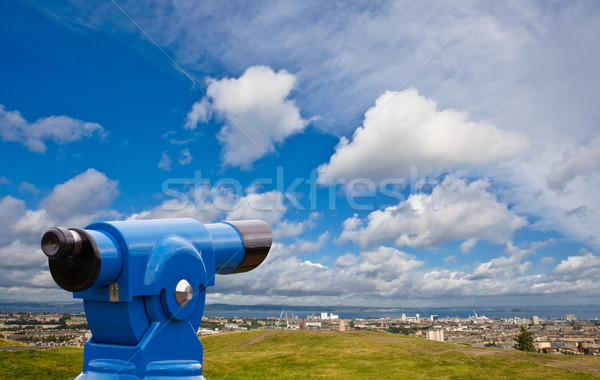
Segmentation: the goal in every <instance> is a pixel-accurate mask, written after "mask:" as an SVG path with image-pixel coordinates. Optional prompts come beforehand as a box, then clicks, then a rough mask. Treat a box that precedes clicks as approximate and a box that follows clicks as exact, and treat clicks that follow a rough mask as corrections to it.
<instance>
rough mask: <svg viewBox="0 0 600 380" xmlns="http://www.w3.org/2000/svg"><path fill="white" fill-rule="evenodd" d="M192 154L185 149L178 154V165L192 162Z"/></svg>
mask: <svg viewBox="0 0 600 380" xmlns="http://www.w3.org/2000/svg"><path fill="white" fill-rule="evenodd" d="M192 158H193V157H192V154H191V153H190V150H189V149H188V148H185V149H184V150H182V151H181V152H179V160H178V161H179V165H187V164H189V163H190V162H192Z"/></svg>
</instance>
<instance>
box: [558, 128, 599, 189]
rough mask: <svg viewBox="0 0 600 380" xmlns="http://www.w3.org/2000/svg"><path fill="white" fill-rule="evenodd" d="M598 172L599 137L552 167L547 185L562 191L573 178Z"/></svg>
mask: <svg viewBox="0 0 600 380" xmlns="http://www.w3.org/2000/svg"><path fill="white" fill-rule="evenodd" d="M598 170H600V137H597V138H595V139H594V140H592V141H590V143H589V144H588V145H585V146H581V147H579V148H577V149H576V150H574V151H572V152H570V154H569V155H568V156H567V157H566V158H565V159H564V160H563V161H560V162H557V163H555V164H554V165H553V166H552V171H551V172H550V174H549V175H548V185H549V186H550V187H551V188H552V189H554V190H562V189H563V188H564V186H565V185H566V184H567V183H568V182H569V181H571V180H572V179H573V178H575V177H577V176H580V175H583V176H585V175H587V174H590V173H591V172H596V171H598Z"/></svg>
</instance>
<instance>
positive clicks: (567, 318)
mask: <svg viewBox="0 0 600 380" xmlns="http://www.w3.org/2000/svg"><path fill="white" fill-rule="evenodd" d="M565 319H566V320H567V321H569V322H573V321H576V320H577V318H576V317H575V314H567V315H565Z"/></svg>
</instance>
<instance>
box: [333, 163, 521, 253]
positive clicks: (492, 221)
mask: <svg viewBox="0 0 600 380" xmlns="http://www.w3.org/2000/svg"><path fill="white" fill-rule="evenodd" d="M488 187H489V183H488V182H486V181H484V180H478V181H474V182H471V183H467V182H466V181H465V180H463V179H460V178H458V177H456V176H454V175H448V176H446V178H445V179H444V180H443V181H442V182H441V183H440V184H438V185H437V186H435V188H434V189H433V192H432V193H431V194H423V193H417V194H412V195H411V196H410V197H409V198H408V199H407V200H406V201H405V202H400V203H399V204H398V205H396V206H391V207H388V208H386V209H385V210H377V211H374V212H372V213H370V214H369V215H368V216H367V218H366V219H361V218H360V217H359V216H358V215H357V214H355V215H354V216H353V217H351V218H348V219H346V220H345V221H344V231H343V232H342V234H341V236H340V237H339V240H340V241H346V240H352V241H354V242H356V243H357V244H359V245H360V246H362V247H367V246H372V245H375V244H381V243H386V242H393V243H394V244H396V245H397V246H411V247H432V246H436V245H440V244H443V243H445V242H447V241H452V240H466V242H464V243H463V245H462V246H461V249H462V250H463V252H468V250H470V249H471V248H473V246H474V245H475V242H476V241H477V240H489V241H492V242H495V243H503V242H505V241H507V240H508V239H510V238H511V236H512V234H513V233H514V232H515V231H516V230H517V229H519V228H521V227H523V226H525V225H526V221H525V219H524V218H522V217H519V216H517V215H514V214H513V213H512V212H511V211H510V210H509V209H508V207H507V206H506V205H505V204H503V203H500V202H498V200H497V199H496V196H495V195H494V194H492V193H490V192H488V191H487V189H488Z"/></svg>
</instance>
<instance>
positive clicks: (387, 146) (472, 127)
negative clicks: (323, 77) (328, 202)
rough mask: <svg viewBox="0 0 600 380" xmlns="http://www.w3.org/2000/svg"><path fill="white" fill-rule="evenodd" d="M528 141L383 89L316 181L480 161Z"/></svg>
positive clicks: (508, 153) (414, 95)
mask: <svg viewBox="0 0 600 380" xmlns="http://www.w3.org/2000/svg"><path fill="white" fill-rule="evenodd" d="M528 144H529V143H528V139H527V137H526V136H525V135H523V134H521V133H518V132H509V131H503V130H501V129H498V128H496V127H495V126H493V125H491V124H487V123H476V122H473V121H470V120H469V119H468V114H467V113H465V112H461V111H457V110H453V109H446V110H438V109H437V104H436V102H435V101H433V100H431V99H427V98H425V97H424V96H421V95H419V93H418V92H417V90H415V89H408V90H405V91H402V92H394V91H387V92H385V93H384V94H383V95H381V96H380V97H379V98H378V99H377V100H376V102H375V106H374V107H372V108H370V109H369V110H368V111H367V112H366V113H365V119H364V122H363V126H361V127H359V128H357V129H356V131H355V132H354V135H353V136H352V140H348V139H346V138H342V139H341V140H340V143H339V144H338V145H337V146H336V148H335V153H334V154H333V155H332V156H331V158H330V160H329V163H327V164H324V165H322V166H321V167H320V174H319V179H320V180H321V181H325V180H328V179H333V178H357V177H364V178H371V179H375V180H382V179H384V178H390V177H403V176H407V175H408V174H409V172H410V168H411V167H416V168H418V169H419V170H420V171H422V172H425V173H428V174H430V173H439V172H440V171H443V170H450V169H455V168H460V167H462V166H465V165H473V164H484V163H489V162H494V161H497V160H499V159H504V158H508V157H512V156H514V155H515V154H517V153H520V152H523V151H525V150H526V148H527V146H528Z"/></svg>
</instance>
